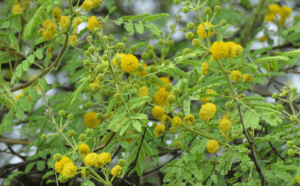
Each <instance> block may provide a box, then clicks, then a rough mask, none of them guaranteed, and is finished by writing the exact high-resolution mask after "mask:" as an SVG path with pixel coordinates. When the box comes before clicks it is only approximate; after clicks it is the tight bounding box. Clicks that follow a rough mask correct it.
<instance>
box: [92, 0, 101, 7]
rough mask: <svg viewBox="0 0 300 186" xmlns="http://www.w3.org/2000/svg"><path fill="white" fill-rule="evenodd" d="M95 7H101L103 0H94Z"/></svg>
mask: <svg viewBox="0 0 300 186" xmlns="http://www.w3.org/2000/svg"><path fill="white" fill-rule="evenodd" d="M92 2H93V8H100V5H101V2H102V0H92Z"/></svg>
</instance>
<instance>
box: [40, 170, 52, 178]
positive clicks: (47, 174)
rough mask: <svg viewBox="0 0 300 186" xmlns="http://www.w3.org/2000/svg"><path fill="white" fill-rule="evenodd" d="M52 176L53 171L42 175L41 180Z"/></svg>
mask: <svg viewBox="0 0 300 186" xmlns="http://www.w3.org/2000/svg"><path fill="white" fill-rule="evenodd" d="M53 174H54V172H53V171H49V172H47V173H46V174H44V176H43V178H42V179H46V178H48V177H49V176H52V175H53Z"/></svg>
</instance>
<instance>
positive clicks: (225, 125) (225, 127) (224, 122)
mask: <svg viewBox="0 0 300 186" xmlns="http://www.w3.org/2000/svg"><path fill="white" fill-rule="evenodd" d="M231 126H232V123H231V121H230V120H228V119H219V129H220V130H221V131H223V132H228V131H229V129H230V127H231Z"/></svg>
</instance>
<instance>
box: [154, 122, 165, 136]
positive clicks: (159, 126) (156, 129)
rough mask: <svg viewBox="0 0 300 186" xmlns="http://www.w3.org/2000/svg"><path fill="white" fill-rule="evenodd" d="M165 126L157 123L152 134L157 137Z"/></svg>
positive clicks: (163, 130)
mask: <svg viewBox="0 0 300 186" xmlns="http://www.w3.org/2000/svg"><path fill="white" fill-rule="evenodd" d="M165 128H166V127H165V126H164V125H162V124H159V125H157V126H156V127H155V129H154V135H155V136H156V137H157V138H159V137H161V136H163V134H164V133H163V132H165Z"/></svg>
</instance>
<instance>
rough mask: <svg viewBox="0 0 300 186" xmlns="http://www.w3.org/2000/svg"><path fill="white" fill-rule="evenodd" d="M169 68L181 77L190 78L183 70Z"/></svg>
mask: <svg viewBox="0 0 300 186" xmlns="http://www.w3.org/2000/svg"><path fill="white" fill-rule="evenodd" d="M170 70H171V71H172V72H174V73H175V74H178V75H179V76H181V77H183V78H186V79H190V76H189V75H188V74H187V73H185V72H184V71H182V70H180V69H178V68H170Z"/></svg>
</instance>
